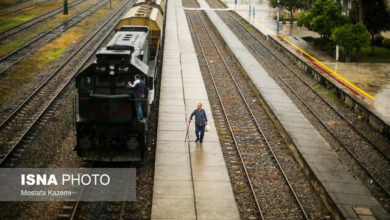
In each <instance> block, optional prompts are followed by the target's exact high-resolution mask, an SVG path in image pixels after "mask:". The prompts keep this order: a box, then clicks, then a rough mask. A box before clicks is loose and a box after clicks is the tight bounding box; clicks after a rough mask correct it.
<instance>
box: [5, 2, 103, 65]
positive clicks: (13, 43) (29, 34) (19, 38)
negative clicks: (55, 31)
mask: <svg viewBox="0 0 390 220" xmlns="http://www.w3.org/2000/svg"><path fill="white" fill-rule="evenodd" d="M96 3H97V1H92V2H88V4H86V3H82V4H81V5H79V7H77V11H76V10H73V11H69V14H68V15H63V14H58V15H56V16H54V17H53V18H52V19H50V20H48V21H46V22H44V23H42V24H40V25H39V26H38V27H36V28H35V27H31V28H28V29H26V30H23V31H21V32H20V33H18V34H16V35H15V36H13V37H12V39H6V40H4V41H2V42H0V57H2V56H5V55H7V54H8V53H10V52H11V51H13V50H15V49H17V48H19V47H21V46H22V45H24V44H26V43H27V42H29V41H30V40H32V39H33V38H35V37H36V36H38V35H39V34H41V33H43V32H45V31H47V30H49V29H50V28H52V27H54V26H55V25H57V24H59V23H61V22H63V21H65V20H66V19H68V18H70V17H71V16H73V15H75V14H76V13H77V12H79V11H81V10H84V9H86V8H87V7H90V6H91V5H93V4H96Z"/></svg>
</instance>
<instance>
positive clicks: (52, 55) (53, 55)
mask: <svg viewBox="0 0 390 220" xmlns="http://www.w3.org/2000/svg"><path fill="white" fill-rule="evenodd" d="M66 48H67V47H66V46H64V47H62V48H59V49H57V50H53V51H47V52H46V53H45V56H42V57H39V58H38V59H37V60H38V61H39V62H42V63H48V62H51V61H53V60H56V59H57V58H59V57H60V56H61V55H62V53H63V52H64V51H65V50H66Z"/></svg>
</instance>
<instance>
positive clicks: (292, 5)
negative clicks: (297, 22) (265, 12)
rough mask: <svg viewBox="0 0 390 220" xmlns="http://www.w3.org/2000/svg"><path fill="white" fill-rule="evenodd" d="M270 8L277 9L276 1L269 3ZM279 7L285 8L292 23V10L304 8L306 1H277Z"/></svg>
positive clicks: (272, 0)
mask: <svg viewBox="0 0 390 220" xmlns="http://www.w3.org/2000/svg"><path fill="white" fill-rule="evenodd" d="M270 3H271V5H272V7H274V8H276V7H278V1H277V0H271V1H270ZM279 5H280V7H281V8H285V9H287V10H288V11H289V12H290V21H291V22H292V21H293V10H294V9H299V8H306V7H307V1H306V0H279Z"/></svg>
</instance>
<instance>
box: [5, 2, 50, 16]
mask: <svg viewBox="0 0 390 220" xmlns="http://www.w3.org/2000/svg"><path fill="white" fill-rule="evenodd" d="M51 1H53V0H45V1H41V2H37V3H35V4H32V5H27V6H25V7H24V8H18V9H15V10H12V11H8V12H4V13H2V16H9V15H18V14H20V13H21V12H22V11H23V10H24V9H26V8H31V7H37V6H39V5H42V4H45V3H47V2H51ZM15 4H18V3H17V2H15ZM7 7H13V6H7ZM2 11H4V9H2V10H1V11H0V12H2Z"/></svg>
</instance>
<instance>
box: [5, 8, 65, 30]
mask: <svg viewBox="0 0 390 220" xmlns="http://www.w3.org/2000/svg"><path fill="white" fill-rule="evenodd" d="M60 6H61V3H60V2H58V1H53V2H49V3H47V4H45V5H41V6H39V7H37V8H35V7H34V9H26V10H25V11H24V12H23V13H21V14H19V15H16V16H9V17H4V16H1V17H0V32H2V31H5V30H7V29H9V28H11V27H14V26H16V25H18V24H21V23H23V22H25V21H28V20H31V19H32V18H34V17H36V16H38V15H41V14H43V13H46V12H48V11H51V10H53V9H55V8H58V7H60Z"/></svg>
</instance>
